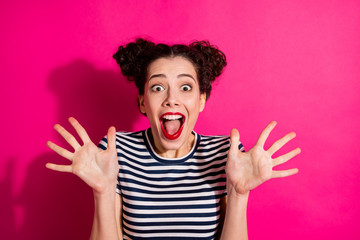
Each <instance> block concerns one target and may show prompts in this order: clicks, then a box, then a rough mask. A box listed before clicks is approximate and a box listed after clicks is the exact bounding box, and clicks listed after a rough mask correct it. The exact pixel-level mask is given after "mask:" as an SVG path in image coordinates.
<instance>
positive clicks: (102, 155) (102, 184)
mask: <svg viewBox="0 0 360 240" xmlns="http://www.w3.org/2000/svg"><path fill="white" fill-rule="evenodd" d="M69 121H70V123H71V124H72V125H73V126H74V128H75V129H76V131H77V133H78V134H79V136H80V138H81V139H82V141H83V143H84V144H83V145H82V146H81V145H80V144H79V143H78V142H77V141H76V139H75V138H74V137H73V136H72V135H71V134H70V133H69V132H67V131H66V130H65V129H64V128H63V127H61V126H60V125H55V129H56V130H57V131H58V132H59V133H60V135H62V136H63V137H64V138H65V140H66V141H67V142H68V143H69V144H70V145H71V146H72V147H73V148H74V150H75V151H74V152H73V153H72V152H69V151H67V150H66V149H64V148H61V147H59V146H57V145H56V144H54V143H52V142H48V146H49V147H50V148H51V149H52V150H54V151H55V152H57V153H58V154H59V155H61V156H63V157H65V158H67V159H69V160H70V161H71V162H72V164H71V165H56V164H47V165H46V166H47V167H48V168H50V169H52V170H55V171H61V172H72V173H74V174H75V175H77V176H79V177H80V178H81V179H82V180H83V181H84V182H85V183H87V184H88V185H89V186H90V187H92V188H93V189H94V191H97V192H102V191H104V190H106V188H107V187H108V184H111V183H114V182H115V181H116V175H117V162H116V150H115V129H114V128H110V129H109V131H108V144H109V145H108V149H107V150H105V151H104V150H100V149H98V148H97V147H96V145H95V144H94V143H93V142H92V141H91V140H90V138H89V136H88V135H87V133H86V131H85V129H84V128H83V127H82V126H81V125H80V124H79V123H78V122H77V121H76V120H75V119H74V118H70V119H69Z"/></svg>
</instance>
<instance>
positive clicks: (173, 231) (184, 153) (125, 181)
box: [46, 39, 300, 239]
mask: <svg viewBox="0 0 360 240" xmlns="http://www.w3.org/2000/svg"><path fill="white" fill-rule="evenodd" d="M114 58H115V59H116V61H117V63H118V64H119V65H120V68H121V70H122V73H123V75H125V76H126V77H127V78H128V80H130V81H135V84H136V86H137V87H138V90H139V97H138V104H139V109H140V111H141V112H142V113H143V114H144V115H145V116H146V117H147V118H148V119H149V122H150V125H151V127H150V128H149V129H147V130H144V131H140V132H129V133H122V132H119V133H116V131H115V128H114V127H110V128H109V130H108V133H107V137H106V138H104V139H103V140H102V141H101V142H100V144H99V148H97V147H96V145H95V144H94V143H92V141H91V140H90V138H89V136H88V135H87V133H86V131H85V130H84V129H83V128H82V127H81V125H80V124H79V123H78V122H77V121H76V120H75V119H74V118H69V121H70V123H71V124H72V126H73V127H74V128H75V129H76V131H77V133H78V134H79V136H80V138H81V140H82V141H83V145H80V144H79V143H78V142H77V141H76V139H75V138H74V137H73V136H72V135H71V134H70V133H69V132H67V131H66V130H65V129H64V128H63V127H61V126H60V125H55V129H56V130H57V131H58V132H59V134H60V135H62V136H63V137H64V138H65V139H66V141H67V142H68V143H69V144H70V145H71V146H72V147H73V148H74V150H75V151H74V152H69V151H67V150H65V149H64V148H61V147H59V146H57V145H56V144H54V143H52V142H50V141H49V142H48V146H49V147H50V148H51V149H52V150H54V151H55V152H57V153H58V154H60V155H61V156H63V157H65V158H67V159H69V160H70V161H72V164H71V165H55V164H47V165H46V166H47V167H48V168H50V169H52V170H55V171H63V172H72V173H74V174H75V175H77V176H79V177H80V178H81V179H82V180H83V181H85V182H86V183H87V184H88V185H89V186H90V187H92V188H93V191H94V199H95V215H94V222H93V228H92V232H91V239H123V238H124V239H193V238H197V239H214V238H221V239H247V224H246V206H247V200H248V196H249V191H250V190H251V189H254V188H255V187H257V186H258V185H260V184H261V183H263V182H265V181H267V180H269V179H271V178H277V177H286V176H290V175H293V174H295V173H297V171H298V170H297V169H290V170H283V171H273V170H272V167H274V166H277V165H279V164H282V163H284V162H286V161H288V160H289V159H291V158H293V157H294V156H296V155H297V154H299V153H300V149H299V148H297V149H295V150H293V151H291V152H289V153H287V154H285V155H282V156H280V157H277V158H275V159H272V158H271V156H272V155H273V154H274V153H275V152H276V151H278V150H279V149H280V148H281V147H282V146H283V145H284V144H286V143H287V142H288V141H290V140H291V139H292V138H294V137H295V133H289V134H287V135H286V136H284V137H283V138H281V139H279V140H278V141H276V142H275V143H274V144H273V145H272V146H271V147H270V148H269V149H268V150H264V143H265V141H266V139H267V137H268V136H269V134H270V132H271V131H272V129H273V128H274V127H275V125H276V122H271V123H270V124H269V125H268V126H267V127H266V128H265V129H264V130H263V132H262V133H261V134H260V137H259V139H258V141H257V143H256V145H255V146H254V147H253V148H251V149H250V150H249V151H247V152H244V151H243V147H242V144H241V143H240V142H239V133H238V131H237V130H236V129H233V130H231V133H230V137H228V136H203V135H199V134H197V133H195V132H194V131H193V129H194V126H195V123H196V121H197V118H198V115H199V113H200V112H201V111H203V110H204V108H205V103H206V100H207V99H208V97H209V96H210V92H211V83H212V82H213V81H214V80H215V78H216V77H217V76H219V75H220V74H221V72H222V70H223V68H224V67H225V65H226V58H225V55H224V54H223V53H222V52H221V51H220V50H218V49H217V48H216V47H214V46H211V45H210V44H209V43H208V42H194V43H192V44H190V45H189V46H186V45H173V46H168V45H165V44H154V43H152V42H150V41H147V40H144V39H138V40H136V41H135V42H132V43H129V44H127V45H126V46H120V47H119V49H118V51H117V52H116V53H115V54H114ZM115 189H116V191H115Z"/></svg>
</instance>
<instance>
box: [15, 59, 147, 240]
mask: <svg viewBox="0 0 360 240" xmlns="http://www.w3.org/2000/svg"><path fill="white" fill-rule="evenodd" d="M48 83H49V88H50V90H51V91H52V92H53V93H54V94H55V96H56V97H57V98H58V103H59V106H58V108H57V109H58V110H59V115H58V122H59V123H61V124H63V123H65V122H67V118H68V117H69V116H74V117H75V118H77V119H78V120H79V122H80V123H81V124H82V125H83V126H84V127H85V129H86V130H87V132H88V134H89V136H90V137H91V139H92V140H93V142H94V143H96V144H97V143H98V142H99V140H100V139H101V138H102V137H103V136H104V135H105V134H106V132H107V129H108V127H109V126H111V125H114V126H116V128H117V131H120V130H126V131H130V130H133V125H134V122H135V121H136V119H137V118H138V117H139V116H141V115H140V113H139V111H138V107H137V102H136V99H137V89H136V88H135V86H134V85H133V84H131V83H129V82H127V81H126V80H125V78H124V77H123V76H121V74H120V73H116V72H113V71H109V70H97V69H95V67H94V66H93V65H92V64H91V63H89V62H87V61H84V60H76V61H73V62H72V63H70V64H68V65H66V66H63V67H59V68H57V69H55V70H54V71H53V72H52V73H51V74H50V76H49V79H48ZM63 125H64V127H65V128H66V129H68V130H69V131H70V132H72V133H73V134H75V131H74V130H73V129H71V128H72V127H70V124H68V123H66V124H63ZM49 140H52V141H54V142H56V143H57V144H59V145H60V146H63V147H66V148H67V149H69V150H70V149H71V147H70V146H69V145H68V144H67V143H66V142H65V141H64V140H63V139H61V137H58V139H49ZM44 144H45V142H44ZM47 162H53V163H58V164H69V161H67V160H66V159H64V158H62V157H60V156H58V155H57V154H56V153H46V154H43V155H41V156H39V157H37V158H36V159H34V160H33V161H32V163H31V165H30V166H29V168H28V172H27V176H26V182H25V183H24V187H23V190H22V191H21V196H19V197H18V199H16V202H17V204H19V205H21V206H23V207H24V209H25V218H24V225H23V228H22V229H20V231H19V232H18V233H17V237H18V239H52V240H60V239H61V240H63V239H88V238H89V234H90V231H91V225H92V218H93V196H92V190H91V189H90V188H89V187H88V186H87V185H86V184H85V183H83V182H82V181H81V180H80V179H79V178H77V177H76V176H74V175H72V174H67V173H58V172H53V171H51V170H48V169H46V168H45V163H47Z"/></svg>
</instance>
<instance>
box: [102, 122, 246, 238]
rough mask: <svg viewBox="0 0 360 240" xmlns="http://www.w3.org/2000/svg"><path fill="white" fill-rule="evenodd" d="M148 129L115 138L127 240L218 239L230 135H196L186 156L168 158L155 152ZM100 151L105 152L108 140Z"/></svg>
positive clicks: (124, 232) (124, 229) (103, 141)
mask: <svg viewBox="0 0 360 240" xmlns="http://www.w3.org/2000/svg"><path fill="white" fill-rule="evenodd" d="M149 130H150V129H148V130H144V131H140V132H128V133H126V132H118V133H117V135H116V148H117V155H118V163H119V175H118V185H117V192H118V193H119V194H121V196H122V203H123V206H122V212H123V216H122V219H123V234H124V239H174V240H175V239H214V237H215V234H216V230H217V226H218V224H219V218H220V199H221V198H222V197H224V196H225V195H226V186H225V183H226V178H225V165H226V158H227V152H228V150H229V147H230V139H229V136H202V135H199V134H197V133H195V132H194V134H195V144H194V146H193V148H192V150H191V151H190V152H189V153H188V154H187V155H186V156H184V157H182V158H164V157H160V156H159V155H157V154H156V153H155V151H154V150H153V148H152V146H151V143H150V141H149V138H148V134H147V132H148V131H149ZM99 147H100V148H102V149H106V147H107V140H106V139H105V138H104V139H103V140H102V141H101V142H100V144H99ZM241 148H242V145H241V144H240V145H239V149H241ZM241 150H243V149H241Z"/></svg>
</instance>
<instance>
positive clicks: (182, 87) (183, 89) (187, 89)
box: [181, 84, 192, 92]
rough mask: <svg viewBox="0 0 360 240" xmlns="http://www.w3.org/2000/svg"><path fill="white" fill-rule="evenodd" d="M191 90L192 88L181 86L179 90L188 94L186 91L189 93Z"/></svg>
mask: <svg viewBox="0 0 360 240" xmlns="http://www.w3.org/2000/svg"><path fill="white" fill-rule="evenodd" d="M191 89H192V87H191V86H190V85H187V84H186V85H183V86H181V90H182V91H185V92H188V91H190V90H191Z"/></svg>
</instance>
